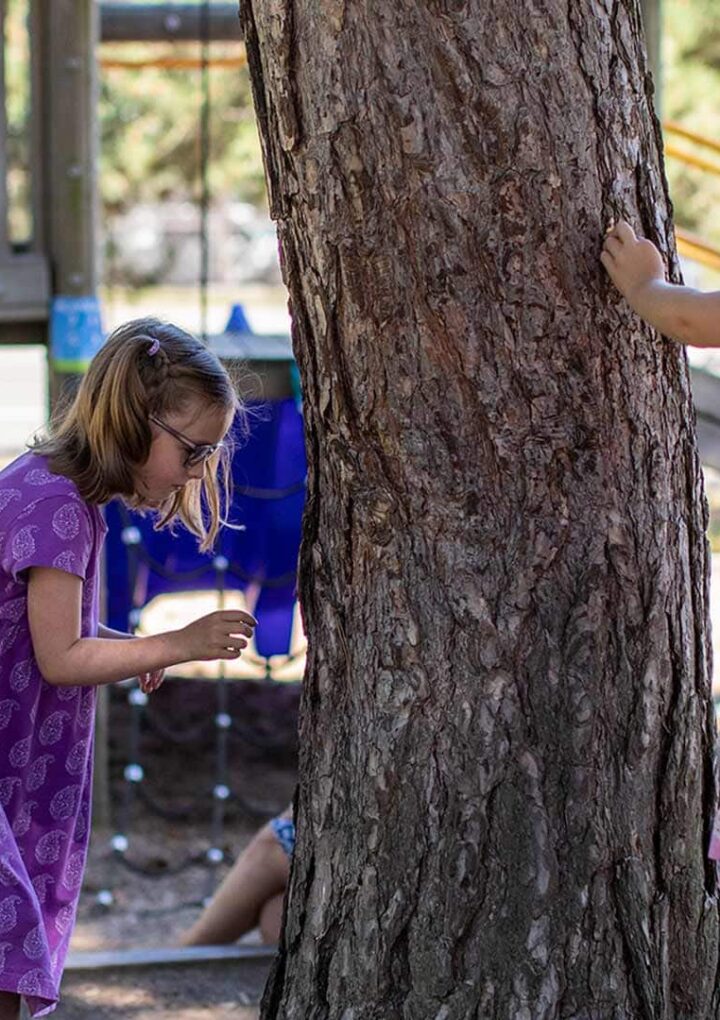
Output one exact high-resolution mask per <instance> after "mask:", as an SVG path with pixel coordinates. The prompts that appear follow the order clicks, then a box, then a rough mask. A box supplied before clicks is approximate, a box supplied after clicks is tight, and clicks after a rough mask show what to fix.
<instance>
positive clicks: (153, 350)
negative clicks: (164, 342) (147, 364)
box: [147, 337, 160, 358]
mask: <svg viewBox="0 0 720 1020" xmlns="http://www.w3.org/2000/svg"><path fill="white" fill-rule="evenodd" d="M159 350H160V341H159V340H158V338H157V337H155V339H154V340H153V341H152V343H151V344H150V346H149V347H148V349H147V356H148V358H152V357H154V356H155V355H156V354H157V352H158V351H159Z"/></svg>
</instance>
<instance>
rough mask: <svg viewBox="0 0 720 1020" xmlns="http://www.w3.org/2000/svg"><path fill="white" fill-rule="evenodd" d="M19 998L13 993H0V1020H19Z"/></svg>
mask: <svg viewBox="0 0 720 1020" xmlns="http://www.w3.org/2000/svg"><path fill="white" fill-rule="evenodd" d="M19 1017H20V996H19V995H16V994H15V992H0V1020H19Z"/></svg>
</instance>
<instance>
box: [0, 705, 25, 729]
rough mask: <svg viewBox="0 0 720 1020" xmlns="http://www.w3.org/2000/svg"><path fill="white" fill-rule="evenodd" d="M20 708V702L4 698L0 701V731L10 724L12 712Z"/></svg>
mask: <svg viewBox="0 0 720 1020" xmlns="http://www.w3.org/2000/svg"><path fill="white" fill-rule="evenodd" d="M19 708H20V702H19V701H15V699H14V698H5V699H4V700H3V701H0V730H4V729H5V727H6V726H7V725H8V723H9V722H10V719H11V717H12V714H13V712H16V711H17V710H18V709H19Z"/></svg>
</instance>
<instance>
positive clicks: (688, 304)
mask: <svg viewBox="0 0 720 1020" xmlns="http://www.w3.org/2000/svg"><path fill="white" fill-rule="evenodd" d="M600 259H601V261H602V264H603V265H604V266H605V268H606V269H607V271H608V273H609V275H610V278H611V279H612V281H613V283H614V284H615V286H616V287H617V289H618V290H619V291H620V293H621V294H622V295H623V297H624V298H625V300H626V301H627V303H628V304H629V305H630V307H631V308H632V309H633V310H634V311H635V312H637V314H638V315H639V316H640V318H641V319H645V321H646V322H649V323H650V325H651V326H654V327H655V329H656V330H657V331H658V332H659V333H662V334H663V336H669V337H671V338H672V339H673V340H678V341H679V342H680V343H681V344H690V345H691V346H695V347H720V291H714V292H709V293H703V292H702V291H699V290H693V289H692V288H691V287H681V286H679V285H678V284H674V283H666V281H665V266H664V264H663V260H662V256H661V255H660V252H659V251H658V250H657V248H656V247H655V245H654V244H653V243H652V241H648V240H647V238H645V237H636V236H635V231H634V230H633V228H632V227H631V226H630V224H629V223H626V222H625V220H620V222H619V223H618V224H617V225H616V226H614V227H611V228H610V230H609V231H608V232H607V234H606V235H605V245H604V248H603V252H602V255H601V256H600Z"/></svg>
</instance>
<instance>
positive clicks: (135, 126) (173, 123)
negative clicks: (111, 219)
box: [100, 44, 265, 212]
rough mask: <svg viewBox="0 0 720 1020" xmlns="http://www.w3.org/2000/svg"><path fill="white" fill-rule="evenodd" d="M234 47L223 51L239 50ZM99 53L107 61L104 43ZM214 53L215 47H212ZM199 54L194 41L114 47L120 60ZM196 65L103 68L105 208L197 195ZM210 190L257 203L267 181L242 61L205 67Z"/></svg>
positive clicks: (112, 209)
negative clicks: (180, 44) (190, 67)
mask: <svg viewBox="0 0 720 1020" xmlns="http://www.w3.org/2000/svg"><path fill="white" fill-rule="evenodd" d="M238 50H239V47H238V46H234V47H231V48H230V49H229V50H228V48H227V47H226V48H225V52H226V53H228V52H231V53H234V54H235V56H237V54H238ZM102 52H103V57H104V58H106V59H109V55H108V47H104V48H103V51H102ZM214 52H217V51H216V50H214ZM153 53H155V54H157V55H158V57H159V59H160V60H162V59H163V57H164V56H167V55H168V54H172V55H173V56H177V55H178V54H180V55H183V54H184V55H190V56H196V55H197V47H190V48H187V47H184V48H180V47H175V48H174V50H168V48H165V47H163V48H162V49H161V50H158V47H156V46H148V45H142V44H135V45H125V46H122V47H115V48H114V54H113V55H115V56H118V57H119V58H121V59H122V60H128V61H131V60H138V61H139V60H143V61H148V60H151V59H152V55H153ZM201 85H202V82H201V74H200V71H199V70H195V69H193V70H188V69H180V70H175V69H168V68H165V67H152V66H144V67H141V68H137V69H135V68H132V69H128V68H118V67H106V68H104V69H103V70H102V73H101V96H100V134H101V173H100V180H101V194H102V201H103V205H104V207H105V209H106V211H107V212H116V211H120V210H124V209H127V208H129V207H130V206H132V205H135V204H136V203H138V202H153V201H160V200H162V199H165V198H176V199H178V198H180V199H183V198H193V197H197V194H198V188H199V183H198V182H199V162H200V113H201V105H202V89H201ZM210 102H211V120H210V171H209V177H210V189H211V192H212V194H213V195H214V196H223V197H231V198H233V199H237V200H243V201H249V202H253V203H255V204H261V203H262V202H263V201H264V194H265V188H264V181H263V169H262V156H261V152H260V143H259V140H258V135H257V128H256V125H255V117H254V113H253V107H252V100H251V95H250V83H249V76H248V73H247V68H246V67H244V66H243V67H240V66H238V67H231V68H211V70H210Z"/></svg>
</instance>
